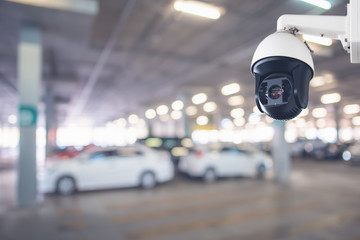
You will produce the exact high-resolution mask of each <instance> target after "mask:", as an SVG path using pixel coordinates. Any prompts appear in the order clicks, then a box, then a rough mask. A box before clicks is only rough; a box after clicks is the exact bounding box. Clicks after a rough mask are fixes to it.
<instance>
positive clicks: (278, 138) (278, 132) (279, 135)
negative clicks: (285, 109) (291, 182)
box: [271, 120, 291, 182]
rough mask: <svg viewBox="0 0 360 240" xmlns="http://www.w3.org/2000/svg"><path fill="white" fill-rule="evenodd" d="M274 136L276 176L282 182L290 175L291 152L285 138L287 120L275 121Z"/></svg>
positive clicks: (273, 149)
mask: <svg viewBox="0 0 360 240" xmlns="http://www.w3.org/2000/svg"><path fill="white" fill-rule="evenodd" d="M273 127H274V138H273V141H272V151H271V152H272V157H273V159H274V170H275V178H276V180H278V181H280V182H286V181H288V179H289V177H290V167H291V162H290V152H289V147H288V144H287V142H286V140H285V121H278V120H275V121H274V122H273Z"/></svg>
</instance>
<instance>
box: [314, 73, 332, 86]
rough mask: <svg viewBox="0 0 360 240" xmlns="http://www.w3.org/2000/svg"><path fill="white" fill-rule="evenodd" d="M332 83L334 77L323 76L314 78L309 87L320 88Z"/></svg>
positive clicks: (329, 75)
mask: <svg viewBox="0 0 360 240" xmlns="http://www.w3.org/2000/svg"><path fill="white" fill-rule="evenodd" d="M333 81H334V76H333V75H332V74H324V75H323V76H317V77H314V78H313V79H312V80H311V81H310V86H312V87H321V86H323V85H325V84H330V83H332V82H333Z"/></svg>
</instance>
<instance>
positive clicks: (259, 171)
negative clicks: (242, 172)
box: [256, 164, 266, 179]
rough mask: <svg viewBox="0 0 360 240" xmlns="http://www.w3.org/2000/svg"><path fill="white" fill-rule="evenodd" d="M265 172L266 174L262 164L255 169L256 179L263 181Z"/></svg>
mask: <svg viewBox="0 0 360 240" xmlns="http://www.w3.org/2000/svg"><path fill="white" fill-rule="evenodd" d="M265 172H266V168H265V166H264V164H260V165H259V166H258V167H257V174H256V176H257V178H258V179H264V178H265Z"/></svg>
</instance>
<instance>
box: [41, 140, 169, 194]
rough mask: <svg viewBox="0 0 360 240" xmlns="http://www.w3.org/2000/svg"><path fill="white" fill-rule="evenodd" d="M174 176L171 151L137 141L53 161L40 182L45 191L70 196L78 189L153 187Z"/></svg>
mask: <svg viewBox="0 0 360 240" xmlns="http://www.w3.org/2000/svg"><path fill="white" fill-rule="evenodd" d="M173 176H174V166H173V164H172V162H171V160H170V156H169V154H168V153H166V152H160V151H156V150H153V149H150V148H148V147H146V146H143V145H140V144H136V145H132V146H126V147H108V148H97V149H94V148H93V149H90V150H88V151H84V152H83V153H81V154H79V155H77V156H76V157H75V158H72V159H71V160H68V161H59V162H53V163H52V164H50V165H48V166H47V167H46V168H45V169H44V170H43V171H42V172H41V173H40V174H39V185H40V190H41V191H42V192H58V193H59V194H62V195H69V194H72V193H74V192H75V191H76V190H94V189H107V188H119V187H133V186H142V187H143V188H153V187H154V186H155V185H156V184H157V183H162V182H166V181H169V180H171V179H172V178H173Z"/></svg>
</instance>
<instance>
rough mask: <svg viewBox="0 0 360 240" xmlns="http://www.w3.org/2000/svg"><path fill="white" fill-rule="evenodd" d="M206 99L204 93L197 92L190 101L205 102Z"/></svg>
mask: <svg viewBox="0 0 360 240" xmlns="http://www.w3.org/2000/svg"><path fill="white" fill-rule="evenodd" d="M206 100H207V95H206V94H205V93H198V94H195V95H194V96H193V97H192V102H193V103H194V104H201V103H204V102H206Z"/></svg>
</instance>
